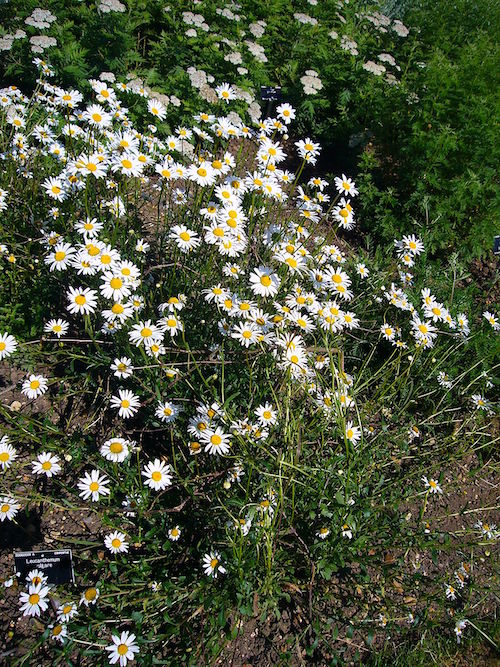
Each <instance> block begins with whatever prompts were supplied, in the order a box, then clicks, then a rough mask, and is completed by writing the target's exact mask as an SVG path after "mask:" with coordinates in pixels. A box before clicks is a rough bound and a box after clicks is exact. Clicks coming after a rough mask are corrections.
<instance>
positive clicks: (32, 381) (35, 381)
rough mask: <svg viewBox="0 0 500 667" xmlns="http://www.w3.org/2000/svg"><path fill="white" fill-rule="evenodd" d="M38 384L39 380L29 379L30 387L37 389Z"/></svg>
mask: <svg viewBox="0 0 500 667" xmlns="http://www.w3.org/2000/svg"><path fill="white" fill-rule="evenodd" d="M39 386H40V381H39V380H31V382H30V389H38V387H39Z"/></svg>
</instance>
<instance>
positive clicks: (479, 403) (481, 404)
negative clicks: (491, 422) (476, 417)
mask: <svg viewBox="0 0 500 667" xmlns="http://www.w3.org/2000/svg"><path fill="white" fill-rule="evenodd" d="M471 401H472V402H473V403H474V406H475V407H476V409H477V410H485V411H486V412H489V411H490V410H491V408H490V406H489V402H488V401H487V400H486V399H485V398H484V396H481V394H472V396H471Z"/></svg>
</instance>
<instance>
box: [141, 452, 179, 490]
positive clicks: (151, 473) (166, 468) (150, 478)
mask: <svg viewBox="0 0 500 667" xmlns="http://www.w3.org/2000/svg"><path fill="white" fill-rule="evenodd" d="M142 475H143V476H144V477H145V478H146V479H145V481H144V484H145V485H146V486H149V487H150V488H151V489H154V490H155V491H163V489H166V488H167V486H171V484H172V468H171V467H170V465H168V463H165V462H164V461H160V459H155V460H154V461H153V462H151V461H150V462H149V463H148V464H147V465H146V466H145V467H144V470H143V471H142Z"/></svg>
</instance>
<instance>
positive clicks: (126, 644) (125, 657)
mask: <svg viewBox="0 0 500 667" xmlns="http://www.w3.org/2000/svg"><path fill="white" fill-rule="evenodd" d="M111 639H112V640H113V643H112V644H111V646H106V651H108V652H109V656H108V659H109V663H110V664H111V665H114V664H115V663H117V662H118V663H119V664H120V667H125V665H126V664H127V662H128V661H129V660H135V654H136V653H139V647H138V646H137V644H136V643H135V635H134V634H131V633H129V632H127V631H126V630H125V631H123V632H122V633H121V635H120V636H119V637H118V636H116V635H111Z"/></svg>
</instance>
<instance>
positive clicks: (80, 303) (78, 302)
mask: <svg viewBox="0 0 500 667" xmlns="http://www.w3.org/2000/svg"><path fill="white" fill-rule="evenodd" d="M75 303H76V305H77V306H83V305H84V304H85V303H87V299H86V298H85V295H84V294H77V295H76V297H75Z"/></svg>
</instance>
